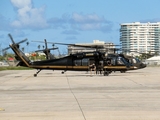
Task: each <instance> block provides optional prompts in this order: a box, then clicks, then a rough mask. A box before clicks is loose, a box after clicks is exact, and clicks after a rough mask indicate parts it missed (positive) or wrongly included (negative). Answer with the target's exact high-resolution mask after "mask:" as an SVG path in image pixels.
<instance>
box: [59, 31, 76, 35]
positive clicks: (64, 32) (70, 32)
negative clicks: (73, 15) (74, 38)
mask: <svg viewBox="0 0 160 120" xmlns="http://www.w3.org/2000/svg"><path fill="white" fill-rule="evenodd" d="M62 34H69V35H78V34H79V33H78V32H77V31H76V30H65V31H63V32H62Z"/></svg>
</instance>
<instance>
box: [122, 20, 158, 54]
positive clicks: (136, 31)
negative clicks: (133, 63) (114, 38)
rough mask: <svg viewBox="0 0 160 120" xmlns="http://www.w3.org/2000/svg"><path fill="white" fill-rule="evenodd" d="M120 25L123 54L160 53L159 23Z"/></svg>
mask: <svg viewBox="0 0 160 120" xmlns="http://www.w3.org/2000/svg"><path fill="white" fill-rule="evenodd" d="M120 25H121V28H120V42H121V45H122V52H123V53H128V54H136V53H159V52H160V22H157V23H150V22H148V23H140V22H134V23H123V24H120Z"/></svg>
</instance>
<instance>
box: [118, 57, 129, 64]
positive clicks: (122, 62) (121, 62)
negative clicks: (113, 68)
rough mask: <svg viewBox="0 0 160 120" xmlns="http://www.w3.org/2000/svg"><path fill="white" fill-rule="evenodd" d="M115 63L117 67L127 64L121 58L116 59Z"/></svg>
mask: <svg viewBox="0 0 160 120" xmlns="http://www.w3.org/2000/svg"><path fill="white" fill-rule="evenodd" d="M117 63H118V64H119V65H126V64H128V62H127V61H126V60H125V59H124V58H122V57H118V58H117Z"/></svg>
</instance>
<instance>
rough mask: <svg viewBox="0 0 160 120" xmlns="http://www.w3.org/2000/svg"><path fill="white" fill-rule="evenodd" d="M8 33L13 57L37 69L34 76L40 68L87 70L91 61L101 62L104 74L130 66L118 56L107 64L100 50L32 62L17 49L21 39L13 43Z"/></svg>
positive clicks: (96, 63) (20, 64)
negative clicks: (113, 62)
mask: <svg viewBox="0 0 160 120" xmlns="http://www.w3.org/2000/svg"><path fill="white" fill-rule="evenodd" d="M8 35H9V37H10V39H11V41H12V44H10V45H9V46H10V48H11V49H12V50H13V51H14V53H15V55H16V56H15V58H16V59H17V60H18V61H19V63H18V65H19V66H25V67H29V68H34V69H37V70H38V71H37V72H36V73H35V74H34V77H36V76H37V74H38V73H39V72H40V71H41V70H63V71H67V70H72V71H88V70H89V65H90V64H91V62H92V63H93V62H94V63H95V65H96V66H98V65H99V63H100V62H103V66H102V69H103V74H104V76H108V75H109V74H110V73H111V72H112V71H120V70H128V69H129V68H130V64H129V63H128V62H127V61H126V60H125V59H124V58H122V57H120V56H118V57H115V58H114V61H115V64H114V65H112V66H111V65H109V64H108V63H107V58H106V57H105V53H104V52H100V51H94V52H82V53H77V54H70V55H68V56H65V57H62V58H58V59H49V60H42V61H34V62H32V61H31V60H30V59H29V58H28V57H27V56H26V55H25V54H24V53H23V52H22V51H21V50H20V49H19V44H20V43H22V42H23V41H20V42H18V43H15V42H14V40H13V38H12V36H11V35H10V34H8Z"/></svg>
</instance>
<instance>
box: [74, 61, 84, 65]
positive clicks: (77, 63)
mask: <svg viewBox="0 0 160 120" xmlns="http://www.w3.org/2000/svg"><path fill="white" fill-rule="evenodd" d="M74 64H75V66H81V65H82V61H81V60H74Z"/></svg>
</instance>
